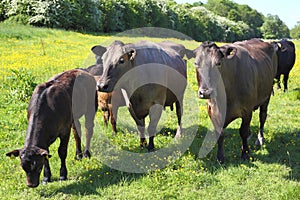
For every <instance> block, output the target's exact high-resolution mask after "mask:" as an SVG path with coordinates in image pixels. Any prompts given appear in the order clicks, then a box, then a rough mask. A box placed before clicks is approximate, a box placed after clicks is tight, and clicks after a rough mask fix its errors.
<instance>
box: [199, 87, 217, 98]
mask: <svg viewBox="0 0 300 200" xmlns="http://www.w3.org/2000/svg"><path fill="white" fill-rule="evenodd" d="M215 96H216V95H215V94H214V90H213V89H207V88H205V89H203V88H200V89H199V90H198V97H199V98H200V99H211V98H214V97H215Z"/></svg>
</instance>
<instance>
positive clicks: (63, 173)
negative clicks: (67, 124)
mask: <svg viewBox="0 0 300 200" xmlns="http://www.w3.org/2000/svg"><path fill="white" fill-rule="evenodd" d="M69 138H70V130H67V131H66V132H65V133H64V135H63V136H62V137H60V145H59V147H58V155H59V158H60V161H61V167H60V177H59V180H61V181H62V180H66V179H67V176H68V171H67V167H66V158H67V152H68V143H69Z"/></svg>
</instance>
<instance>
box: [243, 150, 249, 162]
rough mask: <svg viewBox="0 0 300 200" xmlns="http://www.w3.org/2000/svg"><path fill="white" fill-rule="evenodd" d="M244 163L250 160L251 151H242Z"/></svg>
mask: <svg viewBox="0 0 300 200" xmlns="http://www.w3.org/2000/svg"><path fill="white" fill-rule="evenodd" d="M241 159H242V161H246V160H250V155H249V151H248V150H246V151H244V150H243V151H242V156H241Z"/></svg>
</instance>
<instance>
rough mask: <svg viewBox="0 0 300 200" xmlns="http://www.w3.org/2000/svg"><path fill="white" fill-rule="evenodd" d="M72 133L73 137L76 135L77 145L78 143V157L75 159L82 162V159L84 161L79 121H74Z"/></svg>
mask: <svg viewBox="0 0 300 200" xmlns="http://www.w3.org/2000/svg"><path fill="white" fill-rule="evenodd" d="M75 122H76V123H75ZM77 130H78V131H77ZM72 132H73V135H74V138H75V143H76V156H75V159H76V160H80V159H82V150H81V125H80V123H79V121H78V119H76V120H74V121H73V123H72Z"/></svg>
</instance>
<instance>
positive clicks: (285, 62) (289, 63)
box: [273, 39, 296, 92]
mask: <svg viewBox="0 0 300 200" xmlns="http://www.w3.org/2000/svg"><path fill="white" fill-rule="evenodd" d="M273 44H275V45H277V46H278V47H277V48H278V50H277V56H278V68H277V74H276V77H275V79H276V80H277V88H278V89H280V88H281V86H280V76H281V75H282V74H283V85H284V92H286V91H287V89H288V79H289V74H290V71H291V69H292V68H293V66H294V64H295V60H296V53H295V45H294V43H293V42H292V41H289V40H286V39H282V40H280V41H279V42H273Z"/></svg>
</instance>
